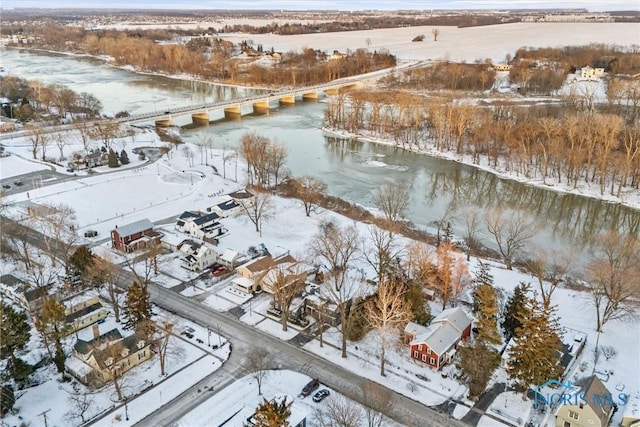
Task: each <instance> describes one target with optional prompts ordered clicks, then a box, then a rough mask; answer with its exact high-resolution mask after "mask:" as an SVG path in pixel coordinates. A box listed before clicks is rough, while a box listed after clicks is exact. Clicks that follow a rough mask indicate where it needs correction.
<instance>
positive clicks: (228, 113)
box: [224, 105, 242, 120]
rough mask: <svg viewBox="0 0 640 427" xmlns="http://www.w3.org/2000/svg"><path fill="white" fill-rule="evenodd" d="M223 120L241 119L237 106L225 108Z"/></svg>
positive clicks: (240, 112)
mask: <svg viewBox="0 0 640 427" xmlns="http://www.w3.org/2000/svg"><path fill="white" fill-rule="evenodd" d="M224 118H225V119H227V120H240V119H241V118H242V110H241V109H240V106H239V105H236V106H234V107H226V108H225V109H224Z"/></svg>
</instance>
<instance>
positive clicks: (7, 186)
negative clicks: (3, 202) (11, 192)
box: [2, 184, 11, 189]
mask: <svg viewBox="0 0 640 427" xmlns="http://www.w3.org/2000/svg"><path fill="white" fill-rule="evenodd" d="M2 188H5V189H9V188H11V186H10V185H9V184H2Z"/></svg>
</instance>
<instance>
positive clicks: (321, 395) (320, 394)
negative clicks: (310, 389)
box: [313, 388, 329, 402]
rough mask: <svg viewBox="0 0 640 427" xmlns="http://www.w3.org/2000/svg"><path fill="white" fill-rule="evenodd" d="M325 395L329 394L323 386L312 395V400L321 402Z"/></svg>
mask: <svg viewBox="0 0 640 427" xmlns="http://www.w3.org/2000/svg"><path fill="white" fill-rule="evenodd" d="M327 396H329V390H327V389H326V388H323V389H322V390H320V391H319V392H317V393H316V394H314V395H313V401H314V402H322V400H323V399H324V398H325V397H327Z"/></svg>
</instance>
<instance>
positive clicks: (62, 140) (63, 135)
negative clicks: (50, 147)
mask: <svg viewBox="0 0 640 427" xmlns="http://www.w3.org/2000/svg"><path fill="white" fill-rule="evenodd" d="M67 138H68V135H67V132H64V131H58V132H56V133H55V134H54V135H53V140H54V141H55V144H56V147H58V150H59V151H60V161H62V160H64V147H66V146H67V144H68V139H67Z"/></svg>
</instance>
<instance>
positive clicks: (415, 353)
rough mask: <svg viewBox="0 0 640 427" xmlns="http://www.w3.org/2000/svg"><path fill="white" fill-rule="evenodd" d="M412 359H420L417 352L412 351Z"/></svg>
mask: <svg viewBox="0 0 640 427" xmlns="http://www.w3.org/2000/svg"><path fill="white" fill-rule="evenodd" d="M413 357H415V358H416V359H417V358H418V357H420V356H418V352H417V351H414V352H413Z"/></svg>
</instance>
